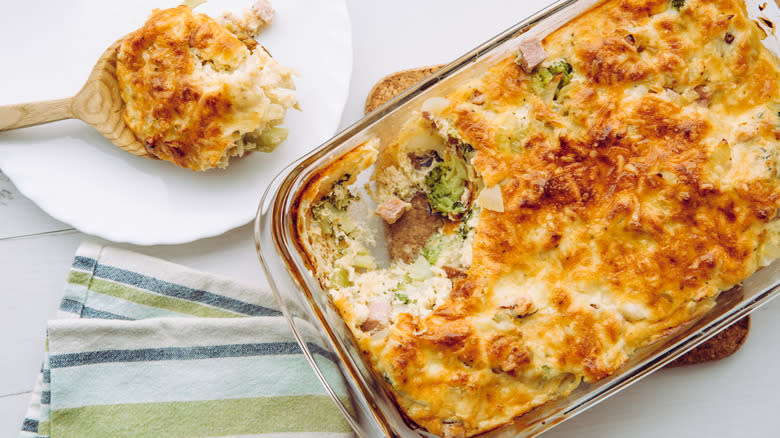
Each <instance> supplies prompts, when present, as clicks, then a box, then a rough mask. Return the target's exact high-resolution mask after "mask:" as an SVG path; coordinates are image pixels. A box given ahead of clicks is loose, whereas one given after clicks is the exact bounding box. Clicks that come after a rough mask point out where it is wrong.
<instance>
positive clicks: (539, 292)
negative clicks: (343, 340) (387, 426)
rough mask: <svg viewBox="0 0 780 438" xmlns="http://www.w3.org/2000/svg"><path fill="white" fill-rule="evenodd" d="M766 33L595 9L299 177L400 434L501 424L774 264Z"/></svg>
mask: <svg viewBox="0 0 780 438" xmlns="http://www.w3.org/2000/svg"><path fill="white" fill-rule="evenodd" d="M764 36H765V35H763V34H762V31H761V30H760V29H759V28H758V27H757V26H756V24H755V23H754V22H752V21H751V20H750V19H749V18H748V16H747V13H746V11H745V8H744V5H742V4H741V2H738V1H736V0H686V1H682V0H674V1H672V2H670V1H668V0H651V1H639V0H609V1H606V2H604V3H602V4H600V5H599V6H598V7H596V8H594V9H592V10H590V11H588V12H587V13H585V14H583V15H581V16H580V17H578V18H576V19H575V20H573V21H571V22H569V23H568V24H566V25H565V26H564V27H562V28H560V29H559V30H557V31H556V32H554V33H553V34H551V35H550V36H548V37H547V38H545V39H544V40H543V41H542V42H541V43H542V44H541V46H542V47H543V50H542V49H541V48H540V49H539V50H541V52H543V53H544V54H545V56H544V57H543V58H540V57H538V56H537V54H538V53H540V52H539V51H538V50H537V51H535V52H534V54H533V56H532V55H531V54H529V53H526V54H525V56H517V57H515V56H512V57H509V58H507V59H504V60H503V61H501V62H498V63H497V64H496V65H494V66H493V67H492V68H490V70H488V71H487V72H486V73H484V74H483V75H481V76H480V77H478V78H476V79H472V80H469V81H467V82H465V83H463V84H461V85H460V86H459V87H458V88H457V89H456V90H455V91H454V92H452V93H451V94H450V95H448V96H447V97H446V98H432V99H429V100H428V101H426V102H425V103H424V104H423V105H422V107H421V108H420V110H419V111H418V112H416V113H415V114H414V115H413V116H412V118H411V119H410V120H409V121H408V122H407V123H406V125H405V126H404V128H403V129H402V130H401V131H400V133H399V134H398V136H397V137H396V138H395V139H394V140H393V141H392V142H389V143H388V144H384V145H381V147H380V145H378V141H369V142H367V143H365V144H364V145H363V146H361V147H360V148H358V149H356V150H354V151H352V152H350V153H348V154H347V155H345V156H343V157H341V158H340V159H338V160H336V161H335V162H334V163H332V164H331V165H329V166H328V167H327V168H326V169H325V170H324V171H322V172H320V173H319V174H318V175H317V176H315V177H313V178H312V179H311V180H310V181H309V182H308V185H307V189H306V190H305V191H304V192H303V194H302V195H301V197H300V199H299V208H298V212H297V216H296V227H297V233H298V238H299V243H300V245H301V247H302V248H303V250H304V252H305V253H306V255H307V257H308V261H309V263H310V265H311V267H312V269H313V270H314V271H315V274H316V275H317V277H318V278H319V280H320V282H321V283H322V285H323V286H324V287H325V288H326V289H328V290H329V292H330V296H331V297H332V300H333V303H334V304H335V306H336V308H338V310H339V312H340V314H341V316H342V317H343V319H344V320H345V321H346V323H347V325H348V326H349V328H350V329H351V331H352V333H353V335H354V337H355V339H356V341H357V343H358V344H359V346H360V348H361V350H362V351H363V352H364V353H365V357H366V359H367V361H368V362H369V363H370V364H371V366H372V368H373V371H374V372H375V373H376V374H377V375H378V376H381V377H382V378H383V380H384V381H386V382H387V386H388V388H389V392H390V393H391V394H392V396H393V397H394V399H395V400H396V402H397V403H398V405H399V406H400V407H401V409H402V410H403V412H404V413H405V415H406V416H407V417H408V418H409V419H410V420H411V421H413V422H414V423H416V424H417V425H419V426H422V427H423V428H425V429H427V430H428V431H430V432H431V433H434V434H437V435H442V436H447V437H456V436H471V435H474V434H478V433H481V432H485V431H488V430H491V429H494V428H496V427H499V426H501V425H503V424H505V423H508V422H510V421H511V420H512V419H513V418H515V417H517V416H520V415H522V414H524V413H526V412H528V411H529V410H531V409H533V408H534V407H537V406H540V405H542V404H544V403H545V402H547V401H550V400H554V399H557V398H560V397H564V396H566V395H567V394H569V393H570V392H571V391H572V390H573V389H574V388H576V387H577V386H579V385H580V384H581V383H582V382H586V383H587V382H595V381H598V380H600V379H603V378H605V377H607V376H609V375H610V374H612V373H614V372H615V371H616V370H617V369H618V368H620V367H621V366H622V365H623V364H624V363H625V362H626V361H627V360H628V358H629V357H630V355H631V354H632V352H634V351H636V350H637V349H638V348H640V347H643V346H646V345H648V344H650V343H652V342H655V341H657V340H659V339H660V338H662V337H664V336H665V335H668V334H670V333H672V332H673V331H674V330H675V329H677V328H680V327H681V326H683V325H684V324H686V323H688V322H691V321H693V320H695V319H697V318H698V317H700V316H702V315H703V314H704V313H705V312H707V311H708V310H709V309H711V308H712V307H713V305H714V304H715V300H716V298H717V297H718V294H719V293H720V292H722V291H725V290H728V289H730V288H731V287H733V286H734V285H737V284H739V283H740V282H741V281H742V280H744V279H745V278H747V277H748V276H749V275H751V274H752V273H753V272H755V271H756V270H757V269H759V268H760V267H762V266H765V265H767V264H769V263H770V262H771V261H772V260H774V259H775V258H777V257H778V256H780V221H779V220H778V207H780V171H779V170H778V154H779V153H780V147H779V145H780V73H779V72H780V68H779V67H780V63H778V59H777V58H776V57H775V56H773V55H772V54H771V53H770V52H769V51H768V50H767V49H766V48H765V47H764V46H763V45H762V44H761V39H762V38H763V37H764ZM529 47H533V46H532V45H529ZM520 55H522V54H520ZM534 64H535V65H534ZM372 164H373V165H374V166H375V169H376V170H375V173H374V176H373V183H374V186H373V187H372V190H371V196H372V197H373V198H374V201H376V203H377V207H376V210H375V213H376V216H374V218H373V219H371V220H372V221H378V220H379V219H378V218H377V217H381V219H382V222H383V223H384V224H385V225H384V227H385V231H386V236H387V238H388V241H389V243H388V252H389V254H390V257H389V261H385V260H382V257H381V256H379V255H378V254H379V253H382V252H383V251H384V250H383V249H381V248H379V247H376V248H375V247H374V246H373V245H375V241H381V240H382V239H376V238H375V237H376V236H372V235H371V233H370V232H369V227H368V224H367V222H368V221H366V220H365V219H361V217H362V218H365V217H366V216H367V215H370V214H371V213H372V211H365V205H364V204H366V203H365V202H359V201H358V199H357V198H358V195H357V191H356V190H355V189H354V187H355V186H354V182H355V181H356V176H357V174H358V173H360V171H361V170H363V169H365V168H367V167H368V166H370V165H372ZM350 186H352V187H350ZM364 196H365V195H364Z"/></svg>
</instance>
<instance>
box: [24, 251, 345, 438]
mask: <svg viewBox="0 0 780 438" xmlns="http://www.w3.org/2000/svg"><path fill="white" fill-rule="evenodd" d="M60 316H61V317H60V319H57V320H53V321H50V322H49V327H48V336H47V348H46V350H47V352H46V355H45V359H44V364H43V367H42V369H41V373H40V375H39V378H38V382H37V384H36V390H35V392H34V394H33V396H32V400H31V403H30V407H29V409H28V412H27V416H26V418H25V419H24V423H23V426H22V432H21V436H22V437H49V436H51V437H55V438H60V437H227V436H233V437H235V436H241V437H244V436H263V437H270V436H273V437H287V436H289V437H298V436H310V437H350V436H352V434H351V432H350V428H349V425H348V423H347V422H346V421H345V420H344V418H343V416H342V415H341V413H340V412H339V410H338V408H337V407H336V405H335V404H334V403H333V401H332V400H331V399H330V397H329V396H328V395H327V393H326V392H325V389H324V388H323V386H322V384H321V383H320V382H319V381H318V380H317V378H316V376H315V374H314V372H313V371H312V370H311V368H310V367H309V364H308V362H307V361H306V358H305V357H304V356H303V354H302V351H301V350H300V347H299V346H298V344H297V343H296V342H295V340H294V338H293V336H292V333H291V332H290V330H289V327H288V326H287V323H286V321H285V320H284V318H283V317H282V316H281V313H280V312H279V311H278V310H276V301H275V299H274V298H273V296H272V295H271V294H270V292H267V291H263V290H259V289H257V288H253V287H249V286H245V285H240V284H238V283H236V282H234V281H231V280H228V279H224V278H220V277H217V276H214V275H209V274H205V273H202V272H198V271H194V270H192V269H188V268H185V267H183V266H179V265H175V264H173V263H169V262H166V261H163V260H159V259H154V258H151V257H146V256H143V255H140V254H136V253H132V252H129V251H125V250H121V249H117V248H111V247H102V246H98V245H94V244H84V245H82V246H81V247H80V248H79V250H78V251H77V253H76V257H75V259H74V261H73V266H72V268H71V270H70V274H69V276H68V281H67V285H66V287H65V296H64V298H63V300H62V303H61V306H60ZM311 350H312V351H313V352H314V355H315V359H316V360H317V362H318V364H319V365H320V367H321V368H322V369H323V371H324V373H325V374H326V377H327V378H328V380H329V381H331V382H334V381H336V382H337V381H340V380H339V379H340V373H339V370H338V367H337V366H336V364H335V362H334V358H333V357H332V356H331V355H330V353H329V352H328V351H327V350H325V349H323V348H322V347H319V346H317V345H314V344H313V345H311ZM336 392H337V393H338V394H339V396H340V398H342V399H343V400H345V401H347V397H346V388H345V387H344V386H343V385H342V386H340V387H338V388H336Z"/></svg>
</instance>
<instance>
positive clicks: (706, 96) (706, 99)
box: [693, 84, 712, 106]
mask: <svg viewBox="0 0 780 438" xmlns="http://www.w3.org/2000/svg"><path fill="white" fill-rule="evenodd" d="M693 91H695V92H696V94H698V95H699V98H698V99H696V102H698V103H699V104H700V105H704V106H709V104H710V100H712V89H711V88H710V87H709V86H707V85H705V84H699V85H697V86H696V87H694V88H693Z"/></svg>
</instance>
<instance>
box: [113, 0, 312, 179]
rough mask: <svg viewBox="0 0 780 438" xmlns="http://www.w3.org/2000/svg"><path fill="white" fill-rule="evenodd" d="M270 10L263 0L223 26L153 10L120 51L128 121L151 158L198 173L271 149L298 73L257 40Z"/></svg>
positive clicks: (179, 11)
mask: <svg viewBox="0 0 780 438" xmlns="http://www.w3.org/2000/svg"><path fill="white" fill-rule="evenodd" d="M272 16H273V10H272V9H270V6H268V4H267V3H266V2H264V1H263V0H261V1H259V2H258V3H257V4H256V5H255V6H254V7H253V9H252V10H251V11H248V12H247V14H246V16H245V17H238V16H236V15H233V14H227V15H225V16H224V17H223V18H222V24H220V23H218V22H217V21H215V20H213V19H212V18H210V17H209V16H207V15H204V14H198V13H194V12H193V11H192V9H191V8H190V7H189V6H179V7H176V8H171V9H165V10H156V11H154V13H152V15H151V16H150V17H149V19H148V20H147V21H146V23H145V24H144V26H143V27H141V28H140V29H138V30H137V31H135V32H133V33H131V34H130V35H128V36H127V37H126V38H125V39H124V40H123V42H122V44H121V46H120V47H119V52H118V54H117V79H118V80H119V85H120V92H121V96H122V100H123V101H124V103H125V113H124V119H125V122H126V123H127V126H128V127H129V128H130V129H131V130H132V131H133V133H134V134H135V135H136V137H137V138H138V140H139V141H141V142H142V143H144V145H145V146H146V150H147V152H148V153H149V154H150V155H153V156H155V157H157V158H160V159H163V160H168V161H171V162H173V163H175V164H177V165H178V166H181V167H185V168H188V169H192V170H195V171H201V170H207V169H211V168H214V167H226V166H227V165H228V160H229V159H230V158H231V157H235V156H242V155H244V154H245V153H246V152H249V151H254V150H259V151H264V152H270V151H272V150H273V149H274V148H275V147H276V146H277V145H278V144H279V143H280V142H282V141H283V140H284V139H285V138H286V137H287V131H286V129H284V128H282V127H279V126H278V125H280V124H281V123H282V122H283V121H284V117H285V114H286V111H287V110H288V109H289V108H292V107H297V104H298V101H297V98H296V97H295V94H294V89H295V86H294V84H293V80H292V75H293V73H294V72H293V70H292V69H290V68H287V67H283V66H281V65H279V63H277V62H276V61H275V60H274V59H273V58H272V57H271V55H270V54H269V53H268V52H267V51H266V50H265V49H264V48H263V47H262V46H259V45H258V44H257V42H256V41H255V40H254V39H253V38H252V36H253V34H254V33H256V32H259V30H260V29H261V28H262V27H263V26H265V25H266V24H267V23H268V22H270V20H271V17H272Z"/></svg>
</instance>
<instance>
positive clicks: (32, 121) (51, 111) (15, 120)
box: [0, 97, 74, 131]
mask: <svg viewBox="0 0 780 438" xmlns="http://www.w3.org/2000/svg"><path fill="white" fill-rule="evenodd" d="M72 107H73V98H72V97H68V98H66V99H56V100H47V101H45V102H31V103H20V104H16V105H5V106H0V131H5V130H8V129H16V128H24V127H26V126H34V125H40V124H42V123H49V122H55V121H57V120H62V119H72V118H73V117H74V115H73V109H72Z"/></svg>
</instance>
